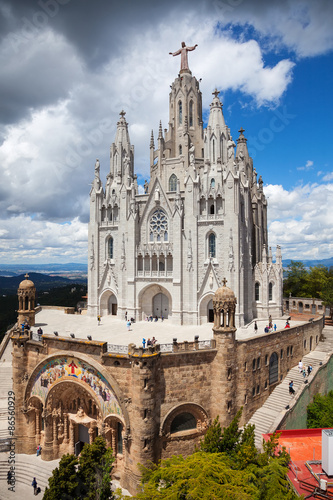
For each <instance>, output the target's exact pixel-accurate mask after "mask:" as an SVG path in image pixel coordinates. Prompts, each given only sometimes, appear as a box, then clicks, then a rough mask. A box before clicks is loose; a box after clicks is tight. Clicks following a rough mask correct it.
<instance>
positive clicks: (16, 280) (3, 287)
mask: <svg viewBox="0 0 333 500" xmlns="http://www.w3.org/2000/svg"><path fill="white" fill-rule="evenodd" d="M24 279H25V275H24V274H20V275H18V276H12V277H5V276H0V293H1V294H2V295H4V294H13V293H16V292H17V289H18V286H19V284H20V283H21V281H23V280H24ZM29 280H31V281H33V282H34V284H35V286H36V289H37V291H38V292H42V291H48V290H50V289H52V288H56V287H61V286H65V285H71V284H73V283H74V282H75V283H82V284H85V283H86V282H87V280H86V278H82V277H81V278H80V277H77V278H75V281H73V279H69V278H63V277H61V276H49V275H48V274H41V273H30V274H29Z"/></svg>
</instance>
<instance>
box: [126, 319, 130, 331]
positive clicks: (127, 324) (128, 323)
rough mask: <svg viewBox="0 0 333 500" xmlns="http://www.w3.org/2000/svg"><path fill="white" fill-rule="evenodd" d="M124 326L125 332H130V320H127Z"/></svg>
mask: <svg viewBox="0 0 333 500" xmlns="http://www.w3.org/2000/svg"><path fill="white" fill-rule="evenodd" d="M126 326H127V330H128V331H130V330H131V322H130V320H128V321H127V322H126Z"/></svg>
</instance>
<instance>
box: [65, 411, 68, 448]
mask: <svg viewBox="0 0 333 500" xmlns="http://www.w3.org/2000/svg"><path fill="white" fill-rule="evenodd" d="M68 442H69V439H68V414H67V413H64V444H68Z"/></svg>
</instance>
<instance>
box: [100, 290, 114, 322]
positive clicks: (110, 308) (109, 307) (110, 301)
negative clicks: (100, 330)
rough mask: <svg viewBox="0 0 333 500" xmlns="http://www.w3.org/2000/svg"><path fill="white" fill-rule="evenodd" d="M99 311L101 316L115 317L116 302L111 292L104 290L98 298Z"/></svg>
mask: <svg viewBox="0 0 333 500" xmlns="http://www.w3.org/2000/svg"><path fill="white" fill-rule="evenodd" d="M99 311H100V315H101V316H108V315H112V316H117V311H118V300H117V295H116V294H115V293H114V292H113V291H112V290H105V291H104V292H103V293H102V295H101V298H100V305H99Z"/></svg>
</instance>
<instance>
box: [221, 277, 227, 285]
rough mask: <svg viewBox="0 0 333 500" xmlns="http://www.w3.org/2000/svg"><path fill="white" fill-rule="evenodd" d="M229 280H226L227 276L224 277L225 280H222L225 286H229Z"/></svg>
mask: <svg viewBox="0 0 333 500" xmlns="http://www.w3.org/2000/svg"><path fill="white" fill-rule="evenodd" d="M227 282H228V281H227V280H226V278H223V280H222V283H223V286H227Z"/></svg>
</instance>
